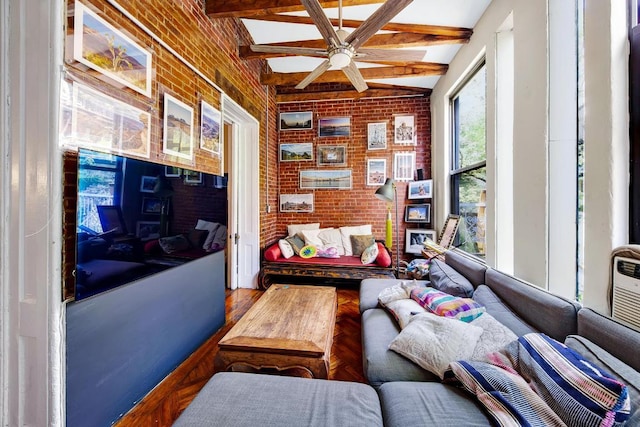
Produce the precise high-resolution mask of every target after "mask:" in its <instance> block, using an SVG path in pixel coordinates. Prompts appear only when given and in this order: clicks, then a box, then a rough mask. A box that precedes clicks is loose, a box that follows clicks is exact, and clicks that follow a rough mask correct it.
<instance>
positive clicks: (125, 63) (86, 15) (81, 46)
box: [73, 1, 152, 97]
mask: <svg viewBox="0 0 640 427" xmlns="http://www.w3.org/2000/svg"><path fill="white" fill-rule="evenodd" d="M74 14H75V18H74V34H73V59H74V60H76V61H78V62H80V63H81V64H83V65H85V66H87V67H89V68H91V69H93V70H95V71H98V72H99V73H101V74H102V75H104V76H107V77H108V78H110V79H113V80H115V81H116V82H118V83H120V84H123V85H125V86H126V87H128V88H131V89H133V90H135V91H136V92H138V93H141V94H143V95H145V96H148V97H151V81H152V77H151V75H152V63H151V52H149V51H147V50H146V49H145V48H143V47H142V46H140V45H139V44H137V43H136V42H134V41H133V40H131V39H130V38H129V37H127V36H126V35H125V34H124V33H122V32H121V31H119V30H117V29H116V28H115V27H114V26H113V25H111V24H109V23H108V22H107V21H105V20H104V19H102V18H101V17H100V16H98V15H97V14H96V13H95V12H94V11H92V10H91V9H89V8H88V7H87V6H85V5H84V4H82V3H81V2H79V1H76V2H75V11H74Z"/></svg>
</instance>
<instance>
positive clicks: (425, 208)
mask: <svg viewBox="0 0 640 427" xmlns="http://www.w3.org/2000/svg"><path fill="white" fill-rule="evenodd" d="M404 222H431V203H421V204H418V205H406V206H405V207H404Z"/></svg>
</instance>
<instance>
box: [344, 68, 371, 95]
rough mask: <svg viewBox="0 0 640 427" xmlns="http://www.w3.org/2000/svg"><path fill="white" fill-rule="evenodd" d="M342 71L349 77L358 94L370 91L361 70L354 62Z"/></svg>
mask: <svg viewBox="0 0 640 427" xmlns="http://www.w3.org/2000/svg"><path fill="white" fill-rule="evenodd" d="M342 71H343V72H344V73H345V74H346V75H347V78H348V79H349V81H350V82H351V84H353V87H355V88H356V90H357V91H358V92H364V91H365V90H367V89H369V87H368V86H367V82H365V81H364V77H362V74H361V73H360V70H359V69H358V67H357V66H356V64H355V63H354V62H353V61H351V62H350V63H349V65H347V66H346V67H344V68H343V69H342Z"/></svg>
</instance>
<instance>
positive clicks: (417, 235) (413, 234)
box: [404, 228, 436, 255]
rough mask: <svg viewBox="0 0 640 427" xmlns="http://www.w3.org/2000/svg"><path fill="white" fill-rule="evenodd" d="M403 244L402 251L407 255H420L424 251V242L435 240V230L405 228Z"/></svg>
mask: <svg viewBox="0 0 640 427" xmlns="http://www.w3.org/2000/svg"><path fill="white" fill-rule="evenodd" d="M405 233H406V236H405V240H404V241H405V244H404V251H405V252H406V253H408V254H418V255H419V254H421V253H422V249H424V242H425V241H426V240H427V239H429V240H435V238H436V232H435V230H426V229H423V228H407V230H406V231H405Z"/></svg>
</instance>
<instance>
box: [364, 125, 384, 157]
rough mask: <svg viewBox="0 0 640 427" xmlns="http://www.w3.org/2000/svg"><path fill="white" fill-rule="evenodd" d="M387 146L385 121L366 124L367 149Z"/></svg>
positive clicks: (382, 148) (378, 148)
mask: <svg viewBox="0 0 640 427" xmlns="http://www.w3.org/2000/svg"><path fill="white" fill-rule="evenodd" d="M385 148H387V122H379V123H369V124H367V150H384V149H385Z"/></svg>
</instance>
